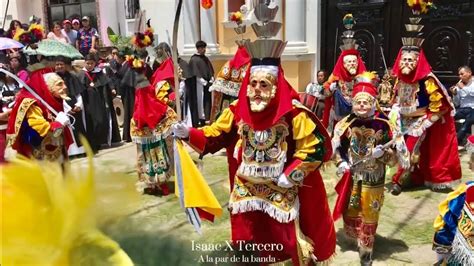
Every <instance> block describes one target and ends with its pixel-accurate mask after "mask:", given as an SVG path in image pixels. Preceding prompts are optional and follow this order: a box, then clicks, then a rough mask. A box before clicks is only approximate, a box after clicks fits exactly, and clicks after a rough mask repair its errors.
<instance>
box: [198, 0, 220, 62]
mask: <svg viewBox="0 0 474 266" xmlns="http://www.w3.org/2000/svg"><path fill="white" fill-rule="evenodd" d="M199 9H200V12H201V40H203V41H205V42H206V43H207V49H206V53H208V54H218V53H220V51H219V44H218V43H217V20H216V12H217V7H216V4H214V5H213V7H211V8H210V9H204V8H202V7H201V5H199ZM196 41H197V40H196Z"/></svg>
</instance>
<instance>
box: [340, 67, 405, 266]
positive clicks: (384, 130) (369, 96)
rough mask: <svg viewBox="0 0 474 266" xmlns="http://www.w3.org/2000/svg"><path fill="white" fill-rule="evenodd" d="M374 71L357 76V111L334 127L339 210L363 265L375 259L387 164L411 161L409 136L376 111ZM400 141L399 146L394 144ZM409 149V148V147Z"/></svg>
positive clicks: (354, 93)
mask: <svg viewBox="0 0 474 266" xmlns="http://www.w3.org/2000/svg"><path fill="white" fill-rule="evenodd" d="M375 77H376V76H375V74H374V73H373V72H364V73H362V74H360V75H358V76H356V78H355V84H354V87H353V90H352V114H350V115H348V116H346V117H345V118H343V119H342V120H341V121H339V122H338V123H337V124H336V126H335V128H334V136H333V138H332V145H333V146H332V147H333V150H334V155H335V158H336V161H337V175H338V177H342V178H341V181H340V182H339V183H338V185H337V186H336V191H337V192H338V194H339V197H338V199H337V201H336V205H335V208H334V212H333V218H334V220H337V219H338V218H339V217H340V216H341V215H342V216H343V219H344V232H345V233H346V235H347V237H348V238H349V239H351V241H355V242H357V246H358V248H359V256H360V259H361V264H362V265H371V264H372V250H373V248H374V241H375V234H376V230H377V225H378V220H379V214H380V210H381V207H382V205H383V200H384V184H385V166H386V165H394V164H395V163H396V161H397V160H396V157H397V155H399V156H398V159H399V160H398V161H399V162H400V165H403V166H404V167H408V166H409V162H408V153H407V152H406V146H405V142H404V139H403V136H402V135H401V134H399V133H398V130H397V129H395V128H394V127H393V126H392V125H391V124H390V122H389V121H388V120H385V119H381V118H378V117H377V116H376V113H375V111H376V105H377V101H376V97H377V87H376V86H375V85H374V84H373V83H374V80H375ZM392 142H395V143H394V144H395V146H396V147H397V149H399V151H397V149H393V148H392V147H391V143H392ZM404 151H405V152H404Z"/></svg>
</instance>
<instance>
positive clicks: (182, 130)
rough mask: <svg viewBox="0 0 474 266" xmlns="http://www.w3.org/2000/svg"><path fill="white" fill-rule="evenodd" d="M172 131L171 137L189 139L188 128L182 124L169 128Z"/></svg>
mask: <svg viewBox="0 0 474 266" xmlns="http://www.w3.org/2000/svg"><path fill="white" fill-rule="evenodd" d="M171 129H172V130H173V135H174V136H175V137H177V138H180V139H186V138H188V137H189V127H188V126H186V125H185V124H184V123H182V122H181V123H176V124H174V125H173V126H172V128H171Z"/></svg>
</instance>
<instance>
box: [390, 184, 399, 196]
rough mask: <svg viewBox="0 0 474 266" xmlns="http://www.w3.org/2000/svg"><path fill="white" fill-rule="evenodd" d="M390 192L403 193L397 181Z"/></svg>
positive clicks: (395, 194)
mask: <svg viewBox="0 0 474 266" xmlns="http://www.w3.org/2000/svg"><path fill="white" fill-rule="evenodd" d="M390 193H392V195H394V196H398V195H400V193H402V187H401V186H400V185H399V184H397V183H393V184H392V187H391V188H390Z"/></svg>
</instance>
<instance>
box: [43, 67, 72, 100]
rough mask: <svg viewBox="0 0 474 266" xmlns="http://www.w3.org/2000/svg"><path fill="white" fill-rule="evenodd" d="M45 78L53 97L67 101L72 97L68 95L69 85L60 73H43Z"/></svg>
mask: <svg viewBox="0 0 474 266" xmlns="http://www.w3.org/2000/svg"><path fill="white" fill-rule="evenodd" d="M43 78H44V81H45V82H46V85H47V86H48V89H49V91H50V92H51V94H52V95H53V97H55V98H59V99H63V100H66V101H68V100H70V99H71V98H69V97H68V96H67V87H66V84H65V83H64V80H63V79H62V78H61V77H60V76H59V75H58V74H56V73H47V74H44V75H43Z"/></svg>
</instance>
